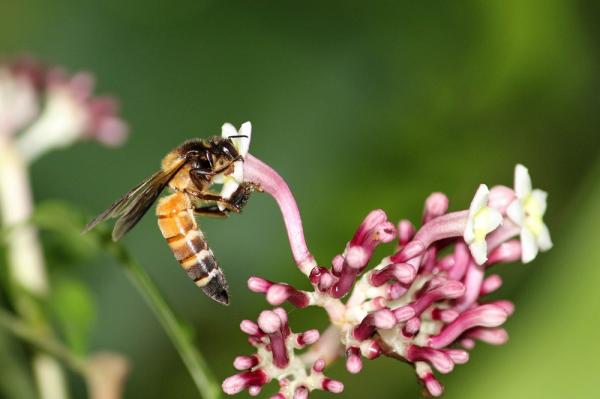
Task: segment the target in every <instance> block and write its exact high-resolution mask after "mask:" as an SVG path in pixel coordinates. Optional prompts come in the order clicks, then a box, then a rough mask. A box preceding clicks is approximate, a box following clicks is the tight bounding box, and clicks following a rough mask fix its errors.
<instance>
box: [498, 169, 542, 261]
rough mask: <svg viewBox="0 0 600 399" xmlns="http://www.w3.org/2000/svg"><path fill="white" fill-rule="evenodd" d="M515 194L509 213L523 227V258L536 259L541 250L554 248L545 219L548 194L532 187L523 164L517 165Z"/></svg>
mask: <svg viewBox="0 0 600 399" xmlns="http://www.w3.org/2000/svg"><path fill="white" fill-rule="evenodd" d="M515 194H516V197H517V198H516V199H515V200H514V201H513V202H512V203H511V204H510V205H509V207H508V209H507V214H508V217H509V218H510V219H511V220H512V221H513V222H514V223H515V224H516V225H518V226H519V227H520V228H521V234H520V235H521V248H522V255H521V256H522V258H521V259H522V261H523V263H528V262H531V261H532V260H533V259H535V257H536V256H537V254H538V251H539V250H542V251H547V250H549V249H550V248H552V240H551V238H550V232H549V230H548V227H547V226H546V225H545V224H544V220H543V217H544V213H545V212H546V198H547V197H548V194H547V193H546V192H545V191H542V190H539V189H535V190H532V189H531V177H530V176H529V171H528V170H527V168H526V167H525V166H523V165H521V164H518V165H517V166H516V167H515Z"/></svg>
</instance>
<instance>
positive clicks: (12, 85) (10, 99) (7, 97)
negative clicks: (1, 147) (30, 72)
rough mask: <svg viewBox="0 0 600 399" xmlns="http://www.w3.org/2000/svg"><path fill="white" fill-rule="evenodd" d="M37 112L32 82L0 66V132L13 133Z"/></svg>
mask: <svg viewBox="0 0 600 399" xmlns="http://www.w3.org/2000/svg"><path fill="white" fill-rule="evenodd" d="M37 112H38V104H37V95H36V93H35V89H34V87H33V84H32V83H31V82H30V81H29V80H28V79H27V78H25V77H23V76H18V75H15V74H13V73H11V72H10V71H9V70H8V69H6V68H0V134H14V133H16V131H17V130H19V129H21V128H22V127H23V126H25V125H26V124H27V123H29V122H30V121H31V119H33V117H34V116H35V115H36V114H37Z"/></svg>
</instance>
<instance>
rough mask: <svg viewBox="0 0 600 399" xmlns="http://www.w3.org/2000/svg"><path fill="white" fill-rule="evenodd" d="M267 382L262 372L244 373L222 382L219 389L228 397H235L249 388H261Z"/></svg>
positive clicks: (266, 377)
mask: <svg viewBox="0 0 600 399" xmlns="http://www.w3.org/2000/svg"><path fill="white" fill-rule="evenodd" d="M267 382H269V379H268V376H267V374H265V372H264V371H262V370H260V369H259V370H253V371H246V372H243V373H240V374H236V375H233V376H231V377H229V378H226V379H225V381H223V384H222V385H221V387H222V388H223V392H225V393H226V394H228V395H235V394H236V393H239V392H241V391H243V390H244V389H246V388H249V387H251V386H261V385H265V384H266V383H267Z"/></svg>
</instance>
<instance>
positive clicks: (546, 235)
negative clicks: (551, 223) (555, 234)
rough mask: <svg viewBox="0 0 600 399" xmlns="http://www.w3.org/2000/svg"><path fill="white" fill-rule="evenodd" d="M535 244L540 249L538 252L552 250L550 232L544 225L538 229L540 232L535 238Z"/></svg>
mask: <svg viewBox="0 0 600 399" xmlns="http://www.w3.org/2000/svg"><path fill="white" fill-rule="evenodd" d="M537 243H538V245H539V247H540V250H542V251H547V250H549V249H550V248H552V245H553V244H552V239H551V238H550V231H549V230H548V227H547V226H546V225H545V224H544V225H542V228H541V229H540V232H539V234H538V237H537Z"/></svg>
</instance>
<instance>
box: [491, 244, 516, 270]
mask: <svg viewBox="0 0 600 399" xmlns="http://www.w3.org/2000/svg"><path fill="white" fill-rule="evenodd" d="M518 260H521V241H519V240H511V241H507V242H504V243H502V244H500V245H499V246H498V247H497V248H496V249H494V250H493V251H492V252H490V255H489V256H488V261H487V264H488V265H493V264H495V263H510V262H516V261H518Z"/></svg>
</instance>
